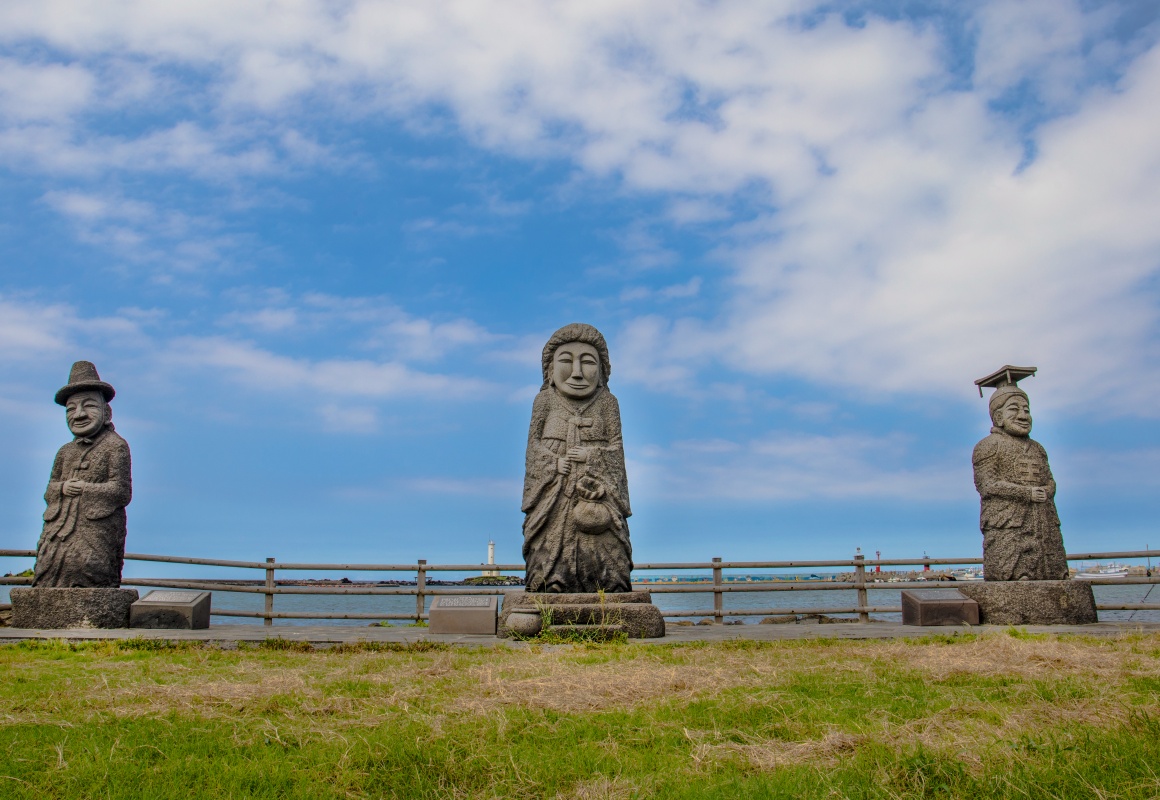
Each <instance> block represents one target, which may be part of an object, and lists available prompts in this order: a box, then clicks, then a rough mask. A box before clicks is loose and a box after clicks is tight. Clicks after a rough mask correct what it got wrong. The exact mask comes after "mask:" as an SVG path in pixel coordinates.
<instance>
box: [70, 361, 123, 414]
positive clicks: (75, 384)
mask: <svg viewBox="0 0 1160 800" xmlns="http://www.w3.org/2000/svg"><path fill="white" fill-rule="evenodd" d="M77 392H100V393H101V394H102V395H104V397H105V402H108V401H109V400H112V399H113V395H115V394H116V393H117V392H116V391H115V390H114V389H113V387H112V386H110V385H109V384H107V383H105V382H104V381H103V380H101V376H100V375H98V374H97V368H96V366H94V365H93V362H91V361H77V362H76V363H75V364H73V365H72V370H70V371H69V374H68V385H67V386H63V387H61V389H60V391H58V392H57V393H56V398H55V399H56V403H57V405H60V406H63V405H64V404H65V403H67V402H68V399H69V398H70V397H72V396H73V395H74V394H76V393H77Z"/></svg>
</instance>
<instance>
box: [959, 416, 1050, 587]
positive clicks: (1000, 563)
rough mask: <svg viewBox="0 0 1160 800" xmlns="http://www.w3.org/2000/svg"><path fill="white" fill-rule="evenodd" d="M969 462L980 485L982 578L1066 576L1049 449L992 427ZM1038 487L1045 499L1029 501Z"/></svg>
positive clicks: (1031, 440) (1011, 579) (994, 579)
mask: <svg viewBox="0 0 1160 800" xmlns="http://www.w3.org/2000/svg"><path fill="white" fill-rule="evenodd" d="M972 462H973V463H974V467H975V488H976V489H978V490H979V504H980V511H979V528H980V529H981V530H982V532H983V577H984V578H985V579H986V580H989V581H1015V580H1019V579H1020V578H1024V577H1025V578H1027V579H1028V580H1039V581H1042V580H1065V579H1066V578H1067V577H1068V570H1067V559H1066V554H1065V552H1064V549H1063V534H1062V533H1061V532H1060V529H1059V514H1058V513H1057V512H1056V509H1055V479H1054V478H1053V477H1052V476H1051V467H1049V466H1048V464H1047V451H1045V450H1044V449H1043V446H1042V445H1041V444H1039V442H1037V441H1035V440H1034V439H1031V438H1028V437H1026V436H1011V435H1010V434H1008V433H1006V432H1005V431H1003V430H1002V429H1000V428H991V435H990V436H988V437H987V438H986V439H983V440H982V441H981V442H979V443H978V444H977V445H975V452H974V455H973V457H972ZM1036 486H1041V487H1043V488H1044V490H1045V491H1046V492H1047V502H1044V503H1035V502H1032V500H1031V490H1032V488H1034V487H1036Z"/></svg>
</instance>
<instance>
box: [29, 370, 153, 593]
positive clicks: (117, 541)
mask: <svg viewBox="0 0 1160 800" xmlns="http://www.w3.org/2000/svg"><path fill="white" fill-rule="evenodd" d="M113 395H114V391H113V387H112V386H110V385H109V384H107V383H105V382H104V381H102V380H101V379H100V377H99V376H98V375H97V369H96V367H94V366H93V365H92V364H91V363H90V362H88V361H78V362H76V363H75V364H73V366H72V371H71V373H70V375H69V382H68V385H67V386H65V387H63V388H62V389H61V390H60V391H58V392H57V393H56V402H57V403H58V404H59V405H62V406H64V407H65V420H66V421H67V423H68V426H69V430H71V431H72V433H73V436H74V438H73V440H72V441H71V442H69V443H68V444H66V445H64V446H63V447H61V448H60V450H58V451H57V454H56V460H55V461H54V462H53V465H52V475H51V476H50V477H49V480H48V488H47V490H45V493H44V499H45V501H46V502H47V504H48V508H47V509H46V510H45V512H44V528H43V530H42V531H41V535H40V542H39V543H38V544H37V546H36V570H35V573H34V575H33V579H32V585H33V586H35V587H38V588H101V587H104V588H110V587H111V588H115V587H118V586H120V585H121V567H122V566H123V564H124V561H125V506H127V505H128V504H129V501H130V499H132V496H133V485H132V477H131V474H130V473H131V465H130V460H129V445H128V444H126V443H125V440H124V439H122V438H121V437H120V436H118V435H117V433H116V432H115V431H114V430H113V422H112V409H110V408H109V400H111V399H112V398H113Z"/></svg>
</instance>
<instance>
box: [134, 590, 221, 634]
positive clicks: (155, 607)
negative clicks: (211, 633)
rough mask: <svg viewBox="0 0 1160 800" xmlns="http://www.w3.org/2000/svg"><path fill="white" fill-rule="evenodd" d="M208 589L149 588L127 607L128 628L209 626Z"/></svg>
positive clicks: (192, 627)
mask: <svg viewBox="0 0 1160 800" xmlns="http://www.w3.org/2000/svg"><path fill="white" fill-rule="evenodd" d="M210 597H211V595H210V593H209V592H181V591H171V590H170V591H153V592H150V593H149V594H147V595H145V596H144V597H143V598H141V599H140V600H138V601H137V602H136V603H134V604H133V605H132V607H130V609H129V627H130V628H169V629H176V630H194V629H198V628H208V627H209V604H210Z"/></svg>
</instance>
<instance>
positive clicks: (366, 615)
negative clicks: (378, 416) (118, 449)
mask: <svg viewBox="0 0 1160 800" xmlns="http://www.w3.org/2000/svg"><path fill="white" fill-rule="evenodd" d="M1156 554H1157V551H1154V550H1124V551H1110V552H1093V553H1073V554H1069V555H1068V556H1067V559H1068V560H1069V561H1109V560H1111V561H1115V560H1124V559H1144V558H1148V559H1150V558H1151V557H1152V556H1153V555H1156ZM35 556H36V551H34V550H15V549H0V558H35ZM125 559H126V560H127V561H142V562H156V563H167V564H185V565H194V566H207V567H225V568H231V569H253V570H261V571H262V577H263V578H264V580H261V581H253V582H247V583H240V582H229V581H223V580H220V579H219V580H217V581H215V580H213V579H187V578H131V579H125V580H124V581H123V583H124V584H125V585H126V586H140V587H155V588H174V589H197V590H202V591H212V592H236V593H239V594H261V595H264V603H263V610H262V611H251V610H245V609H227V608H215V609H214V610H213V614H214V615H215V616H227V617H241V618H255V619H262V620H263V622H264V624H266V625H272V624H273V621H274V620H275V619H352V620H353V619H368V620H411V621H416V622H418V621H420V620H424V619H426V618H427V613H426V604H427V599H428V598H431V597H436V596H439V595H447V594H459V593H462V589H455V588H446V587H441V586H430V585H428V582H427V581H428V576H429V574H430V573H434V572H475V571H483V570H494V571H499V572H522V571H523V570H524V568H525V567H524V565H523V564H482V563H480V564H428V563H427V562H426V561H425V560H423V559H419V560H417V561H416V562H415V563H411V564H357V563H307V562H285V563H283V562H278V561H276V560H275V559H273V558H268V559H266V560H265V561H237V560H227V559H216V558H197V557H189V556H168V555H155V554H146V553H126V554H125ZM981 563H982V559H981V558H977V557H969V558H930V557H924V558H918V559H916V558H901V559H889V558H881V559H873V560H870V559H866V558H865V557H864V556H863V555H862V554H861V553H860V552H859V553H858V554H856V555H855V556H854V557H853V558H852V559H828V560H782V561H725V560H724V559H722V558H713V559H712V560H711V561H694V562H688V561H684V562H648V563H642V564H637V565H636V568H635V571H636V572H638V573H639V572H646V571H651V572H658V571H659V572H671V571H683V572H686V573H687V572H690V571H696V572H708V573H709V575H707V576H698V577H699V578H701V580H698V582H690V583H682V584H659V583H657V582H656V580H657V579H656V578H650V579H648V580H640V579H638V580H636V581H634V582H633V585H634V586H635V587H638V588H641V589H645V590H647V591H649V592H652V593H654V594H686V593H696V594H708V593H711V594H712V595H713V607H712V608H707V609H686V610H669V611H665V612H664V614H665V616H666V617H709V618H711V619H712V620H713V622H714V623H716V624H722V623H723V622H724V621H725V618H726V617H742V616H744V617H748V616H768V615H779V614H857V615H858V619H859V621H860V622H869V621H870V616H869V615H870V614H872V613H899V612H900V611H901V610H902V609H901V607H900V606H893V605H871V604H870V602H869V592H870V591H871V590H874V591H883V590H890V591H896V590H901V589H918V588H937V587H944V588H953V587H955V586H956V585H958V583H957V582H956V581H941V580H936V581H893V582H882V581H874V580H872V579H871V576H870V573H869V572H868V570H867V568H868V567H870V568H874V567H885V566H895V567H899V566H915V567H917V566H923V567H931V566H944V565H954V566H966V565H976V564H981ZM818 567H830V568H835V567H836V568H845V569H848V570H850V571H851V572H852V573H853V576H854V580H853V581H837V580H794V581H791V580H768V579H767V580H756V581H753V580H746V581H732V580H730V578H732V577H734V576H729V575H725V570H766V569H815V568H818ZM279 571H282V572H294V571H298V572H301V571H319V572H326V571H342V572H402V573H408V574H413V575H414V576H415V585H414V586H381V585H378V586H376V585H365V584H364V585H354V586H344V585H327V586H285V585H279V584H278V580H277V573H278V572H279ZM1157 572H1158V573H1160V569H1158V570H1157ZM31 582H32V579H31V578H27V577H11V578H0V585H10V586H22V585H24V586H26V585H28V584H30V583H31ZM1089 582H1090V583H1092V584H1096V585H1131V584H1157V583H1160V575H1151V576H1148V577H1138V576H1134V577H1125V578H1092V579H1089ZM522 590H523V588H522V587H520V586H513V587H504V586H475V587H472V589H471V591H472V593H474V594H489V595H490V594H495V595H502V594H507V593H509V592H515V591H522ZM841 590H846V591H849V590H853V591H854V592H855V593H856V595H855V597H856V602H855V604H854V605H852V606H833V607H830V606H827V607H820V608H819V607H811V608H798V607H795V606H783V607H765V608H725V605H724V596H725V595H726V594H734V593H739V592H762V593H765V592H803V591H810V592H813V591H841ZM275 595H331V596H343V595H414V597H415V611H414V613H405V614H404V613H395V614H392V613H385V614H384V613H374V612H338V611H335V612H329V611H275V610H274V597H275ZM1097 608H1098V609H1099V610H1101V611H1140V610H1160V603H1120V604H1112V603H1101V604H1097Z"/></svg>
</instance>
